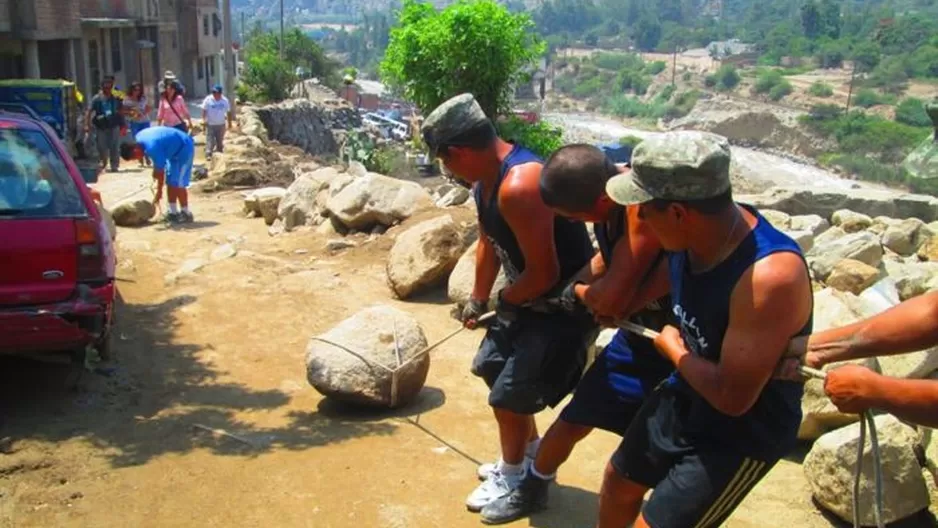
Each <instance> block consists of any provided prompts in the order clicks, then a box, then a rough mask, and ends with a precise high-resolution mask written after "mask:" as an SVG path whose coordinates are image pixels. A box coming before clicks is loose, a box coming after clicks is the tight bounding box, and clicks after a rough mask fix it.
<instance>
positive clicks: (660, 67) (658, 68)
mask: <svg viewBox="0 0 938 528" xmlns="http://www.w3.org/2000/svg"><path fill="white" fill-rule="evenodd" d="M666 67H667V64H665V62H664V61H654V62H650V63H648V64H647V65H646V66H645V71H646V72H648V73H649V74H650V75H658V74H659V73H661V72H663V71H664V69H665V68H666Z"/></svg>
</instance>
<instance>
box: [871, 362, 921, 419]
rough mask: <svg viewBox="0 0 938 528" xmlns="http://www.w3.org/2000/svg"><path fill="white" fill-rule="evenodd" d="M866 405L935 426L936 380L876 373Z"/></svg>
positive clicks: (901, 417) (900, 417)
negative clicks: (901, 377) (870, 396)
mask: <svg viewBox="0 0 938 528" xmlns="http://www.w3.org/2000/svg"><path fill="white" fill-rule="evenodd" d="M874 379H876V381H875V382H874V383H873V384H872V385H873V394H874V396H873V398H872V399H871V400H870V402H869V403H870V405H869V406H870V407H872V408H873V409H879V410H883V411H886V412H888V413H889V414H892V415H895V416H896V418H899V419H900V420H903V421H906V422H911V423H914V424H918V425H924V426H925V427H938V381H936V380H906V379H898V378H890V377H887V376H881V375H878V374H877V375H876V378H874Z"/></svg>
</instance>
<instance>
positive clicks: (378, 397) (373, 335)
mask: <svg viewBox="0 0 938 528" xmlns="http://www.w3.org/2000/svg"><path fill="white" fill-rule="evenodd" d="M426 347H427V338H426V337H425V336H424V333H423V329H422V328H421V327H420V324H418V323H417V320H416V319H414V318H413V317H412V316H411V315H410V314H408V313H406V312H403V311H401V310H398V309H396V308H392V307H390V306H383V305H381V306H374V307H372V308H367V309H365V310H362V311H360V312H358V313H357V314H355V315H353V316H352V317H350V318H348V319H346V320H344V321H342V322H341V323H339V324H338V325H336V326H335V327H333V328H332V329H331V330H329V331H328V332H326V333H324V334H322V335H319V336H316V337H314V338H312V339H310V341H309V345H308V346H307V347H306V377H307V379H308V380H309V383H310V385H312V386H313V387H314V388H315V389H316V390H317V391H319V392H320V393H321V394H323V395H325V396H330V397H334V398H336V399H339V400H343V401H346V402H350V403H355V404H361V405H368V406H376V407H398V406H401V405H406V404H407V403H409V402H410V401H412V400H413V399H414V397H415V396H417V394H418V393H419V392H420V389H422V388H423V384H424V382H425V381H426V379H427V372H429V370H430V356H429V354H423V355H422V356H420V357H419V358H417V359H414V360H413V361H411V362H409V363H407V362H408V360H410V359H412V358H414V356H416V355H417V354H418V353H419V352H421V351H423V350H424V349H425V348H426ZM404 363H406V365H404V366H403V367H402V368H401V367H400V366H401V365H402V364H404Z"/></svg>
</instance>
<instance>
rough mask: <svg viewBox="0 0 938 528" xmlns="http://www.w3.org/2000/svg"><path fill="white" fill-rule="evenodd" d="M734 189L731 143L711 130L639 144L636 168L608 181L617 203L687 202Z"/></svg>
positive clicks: (634, 155)
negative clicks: (731, 185) (731, 171)
mask: <svg viewBox="0 0 938 528" xmlns="http://www.w3.org/2000/svg"><path fill="white" fill-rule="evenodd" d="M729 189H730V146H729V143H728V142H727V140H726V138H724V137H723V136H718V135H716V134H711V133H709V132H697V131H677V132H665V133H663V134H659V135H657V136H654V137H650V138H648V139H646V140H644V141H642V142H641V143H639V144H638V146H636V147H635V151H634V152H633V153H632V170H631V172H627V173H624V174H621V175H619V176H614V177H612V178H610V179H609V181H608V182H607V183H606V193H607V194H608V195H609V197H610V198H612V199H613V200H614V201H615V202H617V203H620V204H623V205H631V204H638V203H643V202H647V201H650V200H653V199H656V198H657V199H661V200H673V201H685V200H703V199H706V198H712V197H714V196H719V195H721V194H723V193H725V192H726V191H728V190H729Z"/></svg>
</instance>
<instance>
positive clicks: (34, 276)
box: [0, 112, 116, 359]
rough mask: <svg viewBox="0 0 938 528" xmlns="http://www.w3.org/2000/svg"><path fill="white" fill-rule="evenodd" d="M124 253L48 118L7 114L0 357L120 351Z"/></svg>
mask: <svg viewBox="0 0 938 528" xmlns="http://www.w3.org/2000/svg"><path fill="white" fill-rule="evenodd" d="M115 267H116V256H115V253H114V246H113V242H112V240H111V237H110V234H109V231H108V228H107V224H106V223H105V220H104V216H103V213H102V212H101V210H100V209H98V207H97V206H96V205H95V203H94V201H93V200H92V196H91V192H90V190H89V189H88V186H87V184H86V183H85V179H84V178H83V177H82V173H81V172H80V171H79V169H78V167H77V166H76V164H75V162H74V160H73V159H72V158H71V156H69V155H68V153H67V150H66V148H65V145H64V144H63V143H62V141H61V140H60V139H59V138H58V137H57V136H56V134H55V132H54V131H53V130H52V128H50V127H49V126H48V125H46V124H45V123H42V122H41V121H37V120H35V119H32V118H29V117H25V116H21V115H16V114H13V113H5V112H0V355H3V354H16V355H33V354H41V353H48V352H69V353H72V354H74V357H75V358H76V359H83V358H84V352H85V351H86V350H87V348H88V345H91V346H93V347H94V348H96V349H97V351H98V354H99V355H100V356H101V357H103V358H106V357H108V356H109V355H110V352H111V351H110V338H111V327H112V323H113V320H114V299H115V295H116V289H115V284H114V270H115Z"/></svg>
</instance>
